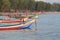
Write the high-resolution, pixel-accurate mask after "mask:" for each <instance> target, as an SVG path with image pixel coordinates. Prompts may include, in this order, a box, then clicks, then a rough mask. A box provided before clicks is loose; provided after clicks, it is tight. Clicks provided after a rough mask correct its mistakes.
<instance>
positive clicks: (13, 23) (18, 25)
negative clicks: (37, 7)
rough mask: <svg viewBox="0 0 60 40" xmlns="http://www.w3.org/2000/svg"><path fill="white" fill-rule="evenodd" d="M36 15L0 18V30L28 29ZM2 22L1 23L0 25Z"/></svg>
mask: <svg viewBox="0 0 60 40" xmlns="http://www.w3.org/2000/svg"><path fill="white" fill-rule="evenodd" d="M36 18H37V15H34V16H33V15H32V16H29V17H26V18H22V19H21V20H20V19H10V20H6V19H5V20H1V19H0V30H20V29H30V27H31V26H32V24H33V23H34V22H35V21H36ZM1 24H2V25H1Z"/></svg>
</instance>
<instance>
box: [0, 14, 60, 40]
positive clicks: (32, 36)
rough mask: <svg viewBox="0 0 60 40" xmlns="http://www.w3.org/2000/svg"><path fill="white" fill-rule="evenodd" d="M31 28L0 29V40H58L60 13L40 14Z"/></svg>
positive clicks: (59, 35)
mask: <svg viewBox="0 0 60 40" xmlns="http://www.w3.org/2000/svg"><path fill="white" fill-rule="evenodd" d="M31 28H32V29H24V30H23V29H22V30H10V31H0V40H60V14H41V15H39V18H38V20H37V21H36V24H33V26H32V27H31Z"/></svg>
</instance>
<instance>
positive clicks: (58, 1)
mask: <svg viewBox="0 0 60 40" xmlns="http://www.w3.org/2000/svg"><path fill="white" fill-rule="evenodd" d="M36 1H45V2H50V3H55V2H56V3H60V0H36Z"/></svg>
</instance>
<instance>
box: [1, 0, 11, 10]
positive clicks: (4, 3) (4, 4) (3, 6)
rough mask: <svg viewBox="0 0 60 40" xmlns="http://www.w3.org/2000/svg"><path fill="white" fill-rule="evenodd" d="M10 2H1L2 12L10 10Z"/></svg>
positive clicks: (5, 0) (3, 0)
mask: <svg viewBox="0 0 60 40" xmlns="http://www.w3.org/2000/svg"><path fill="white" fill-rule="evenodd" d="M10 5H11V4H10V2H9V0H2V5H1V9H2V10H8V9H10Z"/></svg>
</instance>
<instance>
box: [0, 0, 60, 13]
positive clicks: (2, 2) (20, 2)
mask: <svg viewBox="0 0 60 40" xmlns="http://www.w3.org/2000/svg"><path fill="white" fill-rule="evenodd" d="M11 10H15V11H20V10H30V11H60V4H59V3H53V4H50V3H47V2H43V1H39V2H36V1H35V0H0V12H5V11H8V12H9V11H11Z"/></svg>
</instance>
